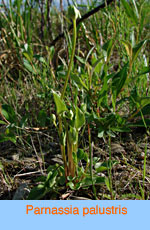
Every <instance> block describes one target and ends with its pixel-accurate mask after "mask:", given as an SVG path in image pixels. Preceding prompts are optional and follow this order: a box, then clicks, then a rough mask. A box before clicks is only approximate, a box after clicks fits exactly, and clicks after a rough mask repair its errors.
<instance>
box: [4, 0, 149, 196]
mask: <svg viewBox="0 0 150 230" xmlns="http://www.w3.org/2000/svg"><path fill="white" fill-rule="evenodd" d="M0 7H1V8H0V83H1V84H0V185H1V186H0V199H150V171H149V168H150V144H149V140H150V133H149V127H150V90H149V83H150V64H149V59H150V55H149V54H150V32H149V31H150V30H149V29H150V23H149V21H150V13H149V12H150V10H149V9H150V3H149V1H146V0H145V1H144V0H138V1H134V0H131V1H126V0H120V1H113V0H108V1H102V2H98V1H91V2H90V1H88V3H87V4H86V5H84V4H77V2H76V1H74V4H73V5H68V9H63V5H62V1H60V10H58V9H56V8H55V7H53V6H52V1H51V0H47V1H42V0H41V1H40V0H39V1H34V0H31V1H22V0H19V1H11V0H10V1H9V4H6V2H5V1H1V5H0Z"/></svg>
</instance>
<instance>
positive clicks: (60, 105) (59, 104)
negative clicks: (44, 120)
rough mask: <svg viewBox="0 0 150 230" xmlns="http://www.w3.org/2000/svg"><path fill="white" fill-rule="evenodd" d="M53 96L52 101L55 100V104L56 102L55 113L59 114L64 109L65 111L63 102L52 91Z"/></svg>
mask: <svg viewBox="0 0 150 230" xmlns="http://www.w3.org/2000/svg"><path fill="white" fill-rule="evenodd" d="M53 97H54V101H55V104H56V109H57V114H61V113H63V112H65V111H67V107H66V105H65V102H64V101H63V100H62V99H61V98H60V96H59V95H58V94H57V93H56V92H54V91H53Z"/></svg>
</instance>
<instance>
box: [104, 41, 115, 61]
mask: <svg viewBox="0 0 150 230" xmlns="http://www.w3.org/2000/svg"><path fill="white" fill-rule="evenodd" d="M112 47H113V39H110V40H109V41H107V42H106V43H105V44H104V45H103V47H102V49H103V50H104V51H105V52H106V53H107V58H108V57H109V56H110V54H111V50H112Z"/></svg>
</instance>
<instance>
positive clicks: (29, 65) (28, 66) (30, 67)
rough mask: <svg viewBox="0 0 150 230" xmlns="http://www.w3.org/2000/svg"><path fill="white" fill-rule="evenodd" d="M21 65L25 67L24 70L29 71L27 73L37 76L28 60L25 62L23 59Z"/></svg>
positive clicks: (34, 68)
mask: <svg viewBox="0 0 150 230" xmlns="http://www.w3.org/2000/svg"><path fill="white" fill-rule="evenodd" d="M23 64H24V66H25V68H26V69H27V70H28V71H29V72H31V73H32V74H35V75H36V74H37V71H36V69H37V68H36V67H34V65H31V64H30V63H29V61H28V60H26V59H25V58H23Z"/></svg>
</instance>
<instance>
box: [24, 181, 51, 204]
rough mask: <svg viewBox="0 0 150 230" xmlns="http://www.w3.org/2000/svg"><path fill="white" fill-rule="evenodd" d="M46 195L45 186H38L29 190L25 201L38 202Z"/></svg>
mask: <svg viewBox="0 0 150 230" xmlns="http://www.w3.org/2000/svg"><path fill="white" fill-rule="evenodd" d="M46 193H47V192H46V188H45V186H44V185H43V184H40V185H38V186H37V187H34V188H33V189H32V190H31V192H30V193H29V196H28V198H27V200H39V199H41V198H43V197H44V196H45V194H46Z"/></svg>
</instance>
